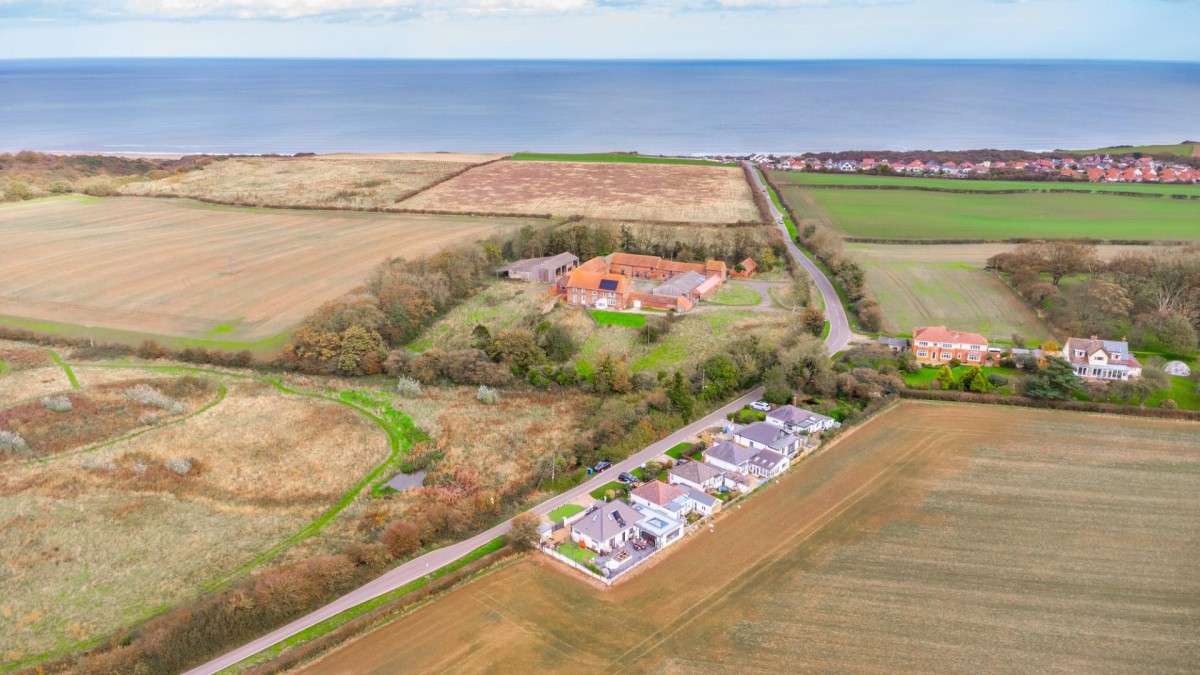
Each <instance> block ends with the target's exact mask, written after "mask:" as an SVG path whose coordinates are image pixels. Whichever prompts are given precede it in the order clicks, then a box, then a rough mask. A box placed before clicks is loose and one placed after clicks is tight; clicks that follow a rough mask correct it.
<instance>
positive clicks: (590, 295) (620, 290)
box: [563, 267, 629, 309]
mask: <svg viewBox="0 0 1200 675" xmlns="http://www.w3.org/2000/svg"><path fill="white" fill-rule="evenodd" d="M563 298H564V299H565V301H566V302H567V303H568V304H571V305H576V306H582V307H601V308H604V309H625V307H626V306H628V303H629V278H628V277H625V276H623V275H620V274H606V273H602V272H588V271H585V270H584V269H583V268H582V267H580V268H577V269H575V270H573V271H572V272H571V273H570V274H569V275H568V276H567V280H566V282H565V283H564V284H563Z"/></svg>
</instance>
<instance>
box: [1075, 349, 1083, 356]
mask: <svg viewBox="0 0 1200 675" xmlns="http://www.w3.org/2000/svg"><path fill="white" fill-rule="evenodd" d="M1075 356H1077V357H1079V358H1083V356H1084V354H1083V350H1082V349H1076V350H1075Z"/></svg>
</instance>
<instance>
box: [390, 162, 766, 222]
mask: <svg viewBox="0 0 1200 675" xmlns="http://www.w3.org/2000/svg"><path fill="white" fill-rule="evenodd" d="M402 206H403V207H404V208H408V209H414V210H428V211H436V212H447V213H509V214H512V213H515V214H531V215H554V216H576V215H577V216H588V217H593V218H606V219H628V220H652V221H669V222H696V223H734V222H739V221H743V222H751V221H757V220H758V211H757V209H756V208H755V206H754V200H753V197H752V195H751V193H750V186H749V185H748V184H747V183H746V180H745V178H744V177H743V176H742V172H741V169H738V168H735V167H717V166H691V165H678V164H633V163H605V162H516V161H505V162H495V163H493V164H488V165H486V166H480V167H476V168H474V169H471V170H469V171H467V172H466V173H464V174H462V175H460V176H458V177H456V178H453V179H451V180H449V181H446V182H445V183H441V184H439V185H436V186H434V187H432V188H430V189H428V190H425V191H424V192H421V193H420V194H418V195H416V196H415V197H412V198H410V199H407V200H405V201H404V202H403V203H402Z"/></svg>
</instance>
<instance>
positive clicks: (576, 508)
mask: <svg viewBox="0 0 1200 675" xmlns="http://www.w3.org/2000/svg"><path fill="white" fill-rule="evenodd" d="M581 511H583V507H582V506H580V505H578V504H563V505H562V506H560V507H558V508H557V509H554V510H553V511H551V512H550V513H549V514H548V515H549V517H550V520H552V521H554V522H557V521H560V520H562V519H564V518H570V517H571V516H573V515H575V514H576V513H579V512H581Z"/></svg>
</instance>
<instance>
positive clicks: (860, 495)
mask: <svg viewBox="0 0 1200 675" xmlns="http://www.w3.org/2000/svg"><path fill="white" fill-rule="evenodd" d="M941 436H942V435H941V434H940V433H937V434H931V435H930V436H928V437H927V438H926V439H925V442H924V443H923V444H921V445H918V446H917V447H914V448H913V449H912V450H909V451H907V452H905V453H904V454H903V455H901V456H900V457H898V458H896V459H895V460H893V461H891V462H889V463H888V464H887V465H886V466H885V467H884V468H883V469H882V470H880V471H879V472H878V473H876V474H875V475H874V476H872V477H871V478H870V479H868V480H867V481H866V482H864V483H863V484H861V485H859V486H858V488H856V489H855V490H854V491H853V492H851V493H850V494H848V495H846V496H845V497H843V498H842V499H840V500H838V502H837V503H835V504H833V505H832V506H830V507H829V508H828V509H826V510H825V511H823V512H821V514H820V515H818V516H817V518H816V519H815V520H813V521H812V522H811V523H810V524H809V525H808V526H806V527H804V528H802V529H800V530H799V531H798V532H796V533H795V534H794V535H792V536H791V537H788V538H787V539H783V540H781V541H780V542H779V543H778V544H776V545H775V546H774V547H772V548H771V549H770V550H769V551H768V552H767V555H766V556H764V557H763V559H762V561H761V562H759V563H758V564H757V567H758V569H756V570H754V571H752V572H751V573H749V574H746V575H743V576H742V577H740V578H739V579H738V580H737V581H735V582H734V583H732V584H729V585H728V586H725V587H723V588H719V589H717V590H715V591H713V592H711V593H708V594H706V595H704V596H703V597H701V598H700V599H699V600H697V601H696V602H695V603H693V604H692V605H691V606H689V607H688V608H687V610H686V611H685V612H684V615H685V616H686V618H684V619H682V620H680V621H677V622H675V623H673V624H672V625H671V629H670V630H669V631H665V632H664V631H663V630H658V631H655V632H654V633H651V634H650V635H649V636H647V637H646V638H645V639H643V640H642V641H641V642H639V643H638V644H636V645H634V646H633V647H631V648H630V649H628V650H626V651H625V652H624V653H622V654H621V655H619V656H617V657H615V658H613V659H612V660H611V661H609V662H608V666H609V667H613V666H617V665H619V664H621V663H622V662H625V661H627V660H629V659H630V658H631V657H633V656H634V655H636V654H644V653H646V652H647V651H648V650H650V649H653V648H655V647H657V646H659V645H661V644H662V643H664V642H666V641H667V639H669V638H670V637H671V636H673V635H674V634H676V633H678V632H679V631H680V630H681V629H682V628H683V627H684V626H687V625H688V624H690V623H691V622H692V621H694V620H695V619H696V617H697V616H698V615H699V614H701V613H703V611H705V610H703V609H701V607H702V606H703V605H706V604H711V602H712V601H713V599H714V597H715V598H717V599H718V600H719V599H720V598H723V597H728V596H729V595H731V594H733V593H734V592H735V591H736V590H737V589H739V588H741V587H743V586H745V584H746V583H748V582H749V581H752V580H754V579H756V578H757V577H759V576H760V575H762V574H764V573H765V572H766V571H767V570H768V569H769V568H770V567H771V565H772V564H773V563H774V562H776V561H778V560H779V559H780V557H781V556H780V555H779V551H780V550H781V549H783V548H784V547H789V546H792V545H794V544H797V543H800V542H803V541H805V540H807V539H808V538H810V537H812V536H813V535H814V534H816V533H817V532H820V531H821V530H822V529H824V527H825V526H826V525H828V524H829V523H830V522H831V521H833V520H834V519H836V518H837V517H839V516H841V515H842V514H843V513H845V512H846V511H849V510H850V509H851V508H853V507H854V506H855V505H857V504H858V503H859V502H860V501H862V500H863V499H865V498H866V497H867V495H869V494H871V492H872V491H874V489H875V488H876V487H878V486H879V485H880V484H882V483H884V482H886V480H884V479H885V476H886V478H891V477H892V476H894V475H895V474H897V473H899V472H900V470H901V469H902V468H904V467H907V466H908V465H909V464H911V463H912V462H913V461H914V460H916V459H917V458H918V457H921V456H923V455H924V454H925V453H927V452H928V451H929V450H930V449H931V448H932V447H933V446H934V444H935V442H936V441H938V440H940V439H941ZM801 535H803V536H801ZM655 637H658V638H659V639H658V640H656V641H654V642H653V643H652V644H647V643H650V641H651V640H653V639H654V638H655ZM626 669H627V666H626V667H621V668H617V670H616V672H623V671H625V670H626Z"/></svg>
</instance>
